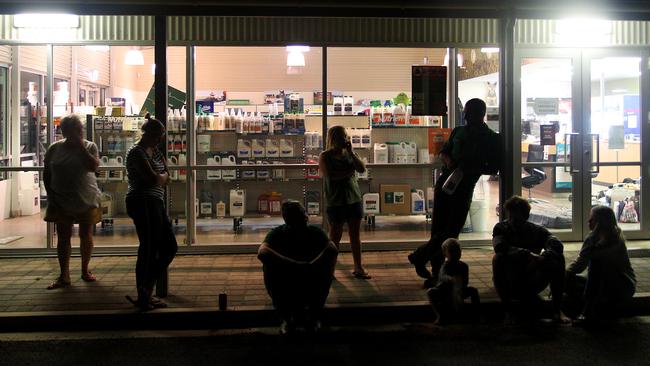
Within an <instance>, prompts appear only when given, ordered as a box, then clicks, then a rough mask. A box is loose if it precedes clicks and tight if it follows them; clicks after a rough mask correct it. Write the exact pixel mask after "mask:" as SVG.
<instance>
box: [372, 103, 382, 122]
mask: <svg viewBox="0 0 650 366" xmlns="http://www.w3.org/2000/svg"><path fill="white" fill-rule="evenodd" d="M377 104H378V101H372V104H371V107H370V116H371V123H372V125H373V126H381V124H382V111H383V108H382V107H381V105H377Z"/></svg>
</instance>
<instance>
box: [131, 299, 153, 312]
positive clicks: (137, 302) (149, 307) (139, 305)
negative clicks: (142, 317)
mask: <svg viewBox="0 0 650 366" xmlns="http://www.w3.org/2000/svg"><path fill="white" fill-rule="evenodd" d="M125 298H126V299H127V300H128V301H129V302H130V303H131V304H133V306H135V307H137V308H138V309H140V311H149V310H153V309H155V308H154V307H153V305H152V304H151V303H149V302H147V303H144V302H142V301H140V300H139V299H138V300H134V299H133V298H132V297H131V296H129V295H126V296H125Z"/></svg>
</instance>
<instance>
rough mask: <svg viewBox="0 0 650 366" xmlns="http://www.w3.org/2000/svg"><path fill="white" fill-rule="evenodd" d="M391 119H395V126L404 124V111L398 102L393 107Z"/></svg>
mask: <svg viewBox="0 0 650 366" xmlns="http://www.w3.org/2000/svg"><path fill="white" fill-rule="evenodd" d="M393 121H395V126H405V125H406V111H405V110H404V108H402V106H401V105H400V104H398V105H396V106H395V108H393Z"/></svg>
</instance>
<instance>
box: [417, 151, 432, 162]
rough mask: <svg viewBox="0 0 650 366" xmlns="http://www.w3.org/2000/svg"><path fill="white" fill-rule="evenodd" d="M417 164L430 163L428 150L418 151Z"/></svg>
mask: <svg viewBox="0 0 650 366" xmlns="http://www.w3.org/2000/svg"><path fill="white" fill-rule="evenodd" d="M418 162H419V163H424V164H427V163H430V162H431V157H430V156H429V149H420V150H418Z"/></svg>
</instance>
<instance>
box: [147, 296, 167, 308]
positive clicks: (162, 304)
mask: <svg viewBox="0 0 650 366" xmlns="http://www.w3.org/2000/svg"><path fill="white" fill-rule="evenodd" d="M149 305H151V306H152V307H153V308H154V309H164V308H166V307H167V303H166V302H164V301H162V300H161V299H159V298H157V297H155V296H151V300H149Z"/></svg>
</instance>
